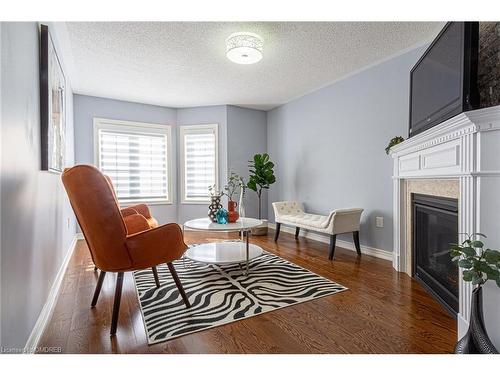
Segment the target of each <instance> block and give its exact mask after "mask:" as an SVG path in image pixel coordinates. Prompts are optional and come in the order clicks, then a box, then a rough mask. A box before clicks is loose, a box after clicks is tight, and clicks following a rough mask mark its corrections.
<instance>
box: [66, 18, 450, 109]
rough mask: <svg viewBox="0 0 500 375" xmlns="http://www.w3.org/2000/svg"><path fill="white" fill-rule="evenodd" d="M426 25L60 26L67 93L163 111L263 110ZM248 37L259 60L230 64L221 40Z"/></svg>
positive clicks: (391, 51) (361, 63) (416, 41)
mask: <svg viewBox="0 0 500 375" xmlns="http://www.w3.org/2000/svg"><path fill="white" fill-rule="evenodd" d="M443 24H444V23H440V22H438V23H433V22H347V23H346V22H314V23H306V22H272V23H266V22H256V23H235V22H122V23H107V22H97V23H93V22H68V23H66V25H65V26H66V27H65V31H66V36H65V39H66V40H67V43H68V44H69V46H70V53H69V55H70V60H71V62H70V64H71V65H72V66H71V68H70V79H71V83H72V85H73V89H74V91H75V92H76V93H79V94H85V95H94V96H101V97H108V98H114V99H120V100H128V101H133V102H140V103H148V104H157V105H162V106H168V107H191V106H201V105H216V104H234V105H240V106H244V107H249V108H257V109H265V110H266V109H270V108H273V107H276V106H278V105H280V104H283V103H286V102H288V101H290V100H292V99H294V98H296V97H299V96H301V95H304V94H306V93H308V92H310V91H313V90H314V89H317V88H319V87H322V86H325V85H327V84H329V83H331V82H334V81H336V80H338V79H340V78H343V77H345V76H347V75H349V74H352V73H353V72H356V71H359V70H360V69H363V68H364V67H367V66H370V65H372V64H374V63H377V62H379V61H381V60H384V59H386V58H388V57H390V56H392V55H395V54H398V53H400V52H401V51H404V50H407V49H409V48H411V47H416V46H417V45H421V44H423V43H426V42H429V41H430V40H431V39H432V38H434V37H435V36H436V35H437V33H438V32H439V30H440V29H441V28H442V26H443ZM237 31H251V32H255V33H257V34H259V35H260V36H261V37H262V38H263V39H264V58H263V59H262V60H261V61H260V62H259V63H257V64H254V65H238V64H234V63H232V62H231V61H229V60H228V59H227V58H226V56H225V39H226V38H227V37H228V36H229V35H230V34H231V33H233V32H237Z"/></svg>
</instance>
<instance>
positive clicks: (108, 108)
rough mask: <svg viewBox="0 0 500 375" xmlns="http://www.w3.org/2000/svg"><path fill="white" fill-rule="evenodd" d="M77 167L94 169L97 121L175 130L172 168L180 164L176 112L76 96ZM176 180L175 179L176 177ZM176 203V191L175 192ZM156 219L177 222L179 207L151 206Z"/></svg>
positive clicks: (172, 205) (136, 104)
mask: <svg viewBox="0 0 500 375" xmlns="http://www.w3.org/2000/svg"><path fill="white" fill-rule="evenodd" d="M74 105H75V111H74V116H75V164H92V165H94V133H93V120H94V117H102V118H106V119H113V120H126V121H137V122H146V123H153V124H164V125H171V126H172V138H173V139H172V148H173V150H172V157H173V165H174V166H175V165H176V163H177V159H176V155H177V152H176V150H177V142H176V140H177V132H176V127H175V124H176V110H175V109H172V108H167V107H159V106H154V105H147V104H140V103H132V102H125V101H121V100H113V99H105V98H97V97H93V96H86V95H74ZM174 176H175V175H174ZM173 193H174V201H175V189H174V192H173ZM150 209H151V211H152V214H153V215H154V217H155V218H156V219H157V220H158V221H159V222H160V223H162V224H166V223H171V222H176V221H177V205H176V204H169V205H150Z"/></svg>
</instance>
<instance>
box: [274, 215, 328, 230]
mask: <svg viewBox="0 0 500 375" xmlns="http://www.w3.org/2000/svg"><path fill="white" fill-rule="evenodd" d="M330 217H331V215H329V216H324V215H315V214H307V213H305V212H300V213H297V214H293V215H281V216H280V221H282V222H284V223H290V224H295V225H296V226H298V227H300V226H306V227H313V228H318V229H326V228H327V227H328V225H329V224H330Z"/></svg>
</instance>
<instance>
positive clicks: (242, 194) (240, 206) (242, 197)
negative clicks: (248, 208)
mask: <svg viewBox="0 0 500 375" xmlns="http://www.w3.org/2000/svg"><path fill="white" fill-rule="evenodd" d="M238 216H239V217H241V218H244V217H245V186H244V185H243V186H242V187H241V190H240V202H239V203H238Z"/></svg>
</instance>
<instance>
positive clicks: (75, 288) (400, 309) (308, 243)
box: [39, 232, 457, 353]
mask: <svg viewBox="0 0 500 375" xmlns="http://www.w3.org/2000/svg"><path fill="white" fill-rule="evenodd" d="M224 236H226V237H230V236H231V235H218V237H217V238H224ZM217 238H216V237H214V236H211V235H209V234H208V236H207V234H206V233H199V232H197V233H196V232H195V233H193V232H187V233H186V243H196V242H201V241H213V240H216V239H217ZM251 241H252V242H253V243H256V244H258V245H260V246H261V247H263V248H264V249H265V250H267V251H270V252H273V253H275V254H277V255H279V256H281V257H283V258H285V259H287V260H289V261H291V262H293V263H295V264H298V265H300V266H302V267H304V268H307V269H309V270H311V271H312V272H315V273H317V274H319V275H321V276H324V277H326V278H329V279H332V280H334V281H336V282H338V283H340V284H342V285H344V286H346V287H348V288H349V290H348V291H345V292H342V293H338V294H335V295H332V296H327V297H323V298H320V299H316V300H313V301H309V302H305V303H302V304H299V305H294V306H290V307H287V308H284V309H280V310H276V311H272V312H269V313H266V314H262V315H259V316H256V317H252V318H249V319H244V320H241V321H237V322H234V323H231V324H227V325H224V326H220V327H216V328H212V329H209V330H206V331H203V332H199V333H194V334H190V335H187V336H183V337H180V338H177V339H174V340H171V341H167V342H164V343H160V344H155V345H151V346H149V345H148V344H147V340H146V334H145V330H144V325H143V322H142V316H141V313H140V310H139V304H138V301H137V296H136V293H135V289H134V283H133V280H132V275H131V274H130V273H128V274H125V282H124V286H123V294H122V304H121V310H120V317H119V322H118V331H117V334H116V336H115V337H110V336H109V329H110V324H111V310H112V304H113V293H114V285H115V280H116V274H111V273H110V274H109V275H107V277H106V279H105V281H104V284H103V287H102V291H101V295H100V297H99V301H98V303H97V306H96V307H95V308H94V309H91V308H90V302H91V300H92V295H93V292H94V288H95V285H96V283H97V278H98V273H97V272H94V266H93V264H92V261H91V259H90V256H89V253H88V249H87V246H86V244H85V241H78V244H77V248H76V249H75V253H74V254H73V257H72V259H71V261H70V264H69V267H68V270H67V272H66V275H65V277H64V281H63V286H62V290H61V293H60V295H59V297H58V301H57V305H56V307H55V311H54V314H53V316H52V319H51V321H50V323H49V325H48V327H47V329H46V331H45V332H44V335H43V337H42V339H41V342H40V343H39V346H56V347H61V348H62V352H63V353H451V352H452V351H453V348H454V344H455V340H456V336H457V332H456V322H455V320H454V319H453V318H452V317H450V315H448V314H447V312H446V311H445V310H444V308H442V307H441V305H439V304H438V303H437V302H436V301H435V300H434V299H433V298H432V297H431V296H430V295H429V294H428V293H427V292H426V291H425V290H424V289H423V288H422V287H421V286H420V285H419V284H418V283H417V282H415V281H414V280H412V279H411V278H410V277H408V276H407V275H405V274H400V273H397V272H395V271H394V270H393V268H392V265H391V263H390V262H388V261H385V260H381V259H377V258H374V257H370V256H367V255H363V256H362V257H361V258H358V257H357V255H356V253H355V252H352V251H349V250H344V249H341V248H337V249H336V251H335V259H334V261H329V260H328V245H327V244H324V243H320V242H317V241H313V240H308V239H305V238H300V239H299V240H295V239H294V237H293V236H292V235H290V234H287V233H281V235H280V239H279V242H278V243H277V244H276V243H275V242H274V241H273V233H272V232H270V233H269V235H268V236H264V237H257V236H255V237H252V238H251Z"/></svg>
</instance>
